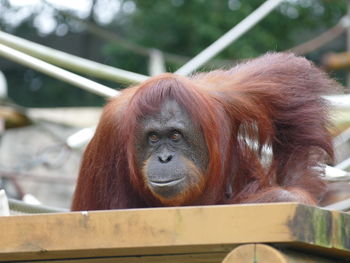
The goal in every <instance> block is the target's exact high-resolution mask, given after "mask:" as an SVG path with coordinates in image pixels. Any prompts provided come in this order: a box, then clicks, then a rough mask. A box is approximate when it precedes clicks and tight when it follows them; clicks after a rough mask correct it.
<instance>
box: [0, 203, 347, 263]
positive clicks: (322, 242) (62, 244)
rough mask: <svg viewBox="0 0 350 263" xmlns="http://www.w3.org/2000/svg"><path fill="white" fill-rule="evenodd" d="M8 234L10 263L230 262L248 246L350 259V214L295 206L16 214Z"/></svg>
mask: <svg viewBox="0 0 350 263" xmlns="http://www.w3.org/2000/svg"><path fill="white" fill-rule="evenodd" d="M0 232H1V233H3V235H2V238H1V239H0V261H2V262H4V261H6V262H11V261H20V260H58V259H60V260H64V259H68V258H71V259H72V258H75V259H82V258H84V259H97V258H100V259H102V258H108V257H110V258H120V257H124V259H126V258H125V257H127V258H132V257H134V258H135V257H136V258H137V257H141V256H142V257H150V256H153V257H154V256H157V257H161V256H168V257H169V256H171V257H173V256H179V257H180V256H186V257H190V256H193V257H195V256H197V257H198V255H201V254H202V255H208V254H210V255H214V254H216V255H217V258H221V259H222V258H223V255H224V254H225V253H228V252H229V251H231V250H232V248H234V247H236V246H237V245H239V244H247V243H275V244H287V245H288V246H289V247H292V248H299V249H300V248H301V249H305V250H308V251H314V250H318V252H319V253H323V254H326V255H330V256H333V255H334V256H344V257H345V256H347V257H350V242H349V240H350V215H348V214H345V213H340V212H334V211H327V210H322V209H319V208H316V207H309V206H304V205H299V204H295V203H276V204H259V205H254V204H251V205H226V206H202V207H178V208H155V209H130V210H115V211H112V210H111V211H90V212H73V213H63V214H39V215H22V216H10V217H0ZM87 262H88V261H87ZM92 262H94V261H92ZM146 262H147V261H146ZM167 262H168V261H167ZM174 262H175V261H174ZM213 262H215V261H213ZM216 262H218V261H216Z"/></svg>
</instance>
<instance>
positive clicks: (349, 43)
mask: <svg viewBox="0 0 350 263" xmlns="http://www.w3.org/2000/svg"><path fill="white" fill-rule="evenodd" d="M349 18H350V0H348V12H347V23H346V26H347V27H346V49H347V52H350V25H349ZM346 87H347V89H346V92H347V93H350V72H349V71H348V72H347V74H346Z"/></svg>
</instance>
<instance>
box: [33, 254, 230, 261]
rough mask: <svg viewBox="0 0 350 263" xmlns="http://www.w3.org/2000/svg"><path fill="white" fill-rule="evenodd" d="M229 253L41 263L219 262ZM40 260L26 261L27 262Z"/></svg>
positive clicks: (85, 259) (105, 258)
mask: <svg viewBox="0 0 350 263" xmlns="http://www.w3.org/2000/svg"><path fill="white" fill-rule="evenodd" d="M226 254H227V253H198V254H184V255H149V256H138V257H135V256H131V257H128V256H126V257H102V258H101V257H98V258H84V259H58V260H54V261H51V260H43V261H40V263H125V262H127V263H179V262H181V263H219V262H221V261H222V260H223V259H224V257H225V256H226ZM31 262H32V263H38V261H26V263H31Z"/></svg>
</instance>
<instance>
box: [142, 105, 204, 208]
mask: <svg viewBox="0 0 350 263" xmlns="http://www.w3.org/2000/svg"><path fill="white" fill-rule="evenodd" d="M136 152H137V153H136V157H137V165H138V167H139V169H140V170H141V171H142V174H143V176H144V179H145V182H146V184H147V187H148V188H149V189H150V190H151V192H152V193H153V194H154V195H155V196H156V197H157V198H158V199H159V200H160V201H161V202H163V203H165V204H168V203H172V204H176V205H180V204H183V203H186V201H188V200H187V199H188V198H189V196H190V193H191V192H192V189H195V188H197V190H198V189H199V188H201V187H203V184H204V183H203V182H205V178H204V177H205V170H206V168H207V164H208V150H207V147H206V143H205V140H204V138H203V134H202V132H201V130H200V128H199V127H197V125H195V124H193V123H192V120H191V118H190V116H189V115H188V113H187V112H186V111H185V110H183V109H182V108H181V107H180V106H179V104H178V103H177V102H176V101H174V100H167V101H165V102H164V103H163V104H162V105H161V107H160V112H159V113H157V114H154V115H151V116H146V117H145V118H144V119H143V120H142V122H141V129H140V130H139V131H138V133H137V142H136Z"/></svg>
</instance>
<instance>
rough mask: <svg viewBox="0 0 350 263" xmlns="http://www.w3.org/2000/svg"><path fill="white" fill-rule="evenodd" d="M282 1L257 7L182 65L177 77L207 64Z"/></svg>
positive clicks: (273, 1)
mask: <svg viewBox="0 0 350 263" xmlns="http://www.w3.org/2000/svg"><path fill="white" fill-rule="evenodd" d="M282 2H283V0H267V1H266V2H265V3H263V4H262V5H261V6H260V7H258V8H257V9H256V10H255V11H254V12H253V13H251V14H250V15H249V16H247V17H246V18H245V19H243V20H242V21H241V22H240V23H239V24H237V25H236V26H235V27H234V28H232V29H231V30H230V31H228V32H227V33H226V34H225V35H223V36H222V37H221V38H219V39H218V40H216V41H215V42H214V43H213V44H211V45H210V46H209V47H207V48H206V49H204V50H203V51H202V52H201V53H199V54H198V55H197V56H195V57H194V58H192V59H191V60H190V61H189V62H187V63H186V64H185V65H183V66H182V67H181V68H180V69H178V70H177V71H176V74H179V75H188V74H190V73H192V72H193V71H195V70H197V69H198V68H199V67H201V66H202V65H204V64H205V63H206V62H208V61H209V60H210V59H211V58H213V57H214V56H216V55H217V54H218V53H219V52H221V51H222V50H223V49H225V48H226V47H227V46H229V45H230V44H232V42H234V41H235V40H237V39H238V38H239V37H240V36H242V35H243V34H244V33H246V32H247V31H248V30H249V29H251V28H252V27H253V26H255V25H256V24H257V23H258V22H259V21H260V20H262V19H263V18H264V17H265V16H267V15H268V14H269V13H270V12H271V11H272V10H273V9H275V8H276V7H277V6H278V5H279V4H281V3H282Z"/></svg>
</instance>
